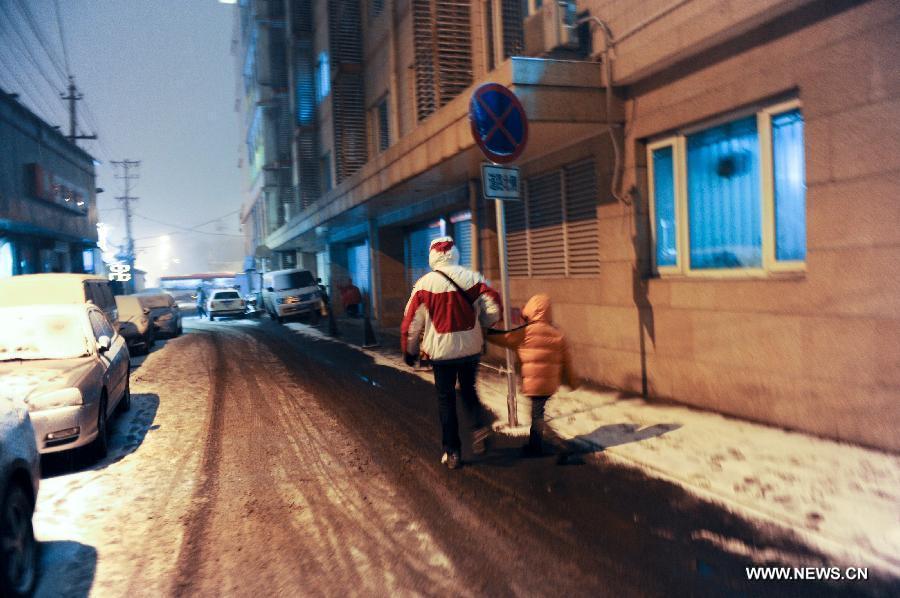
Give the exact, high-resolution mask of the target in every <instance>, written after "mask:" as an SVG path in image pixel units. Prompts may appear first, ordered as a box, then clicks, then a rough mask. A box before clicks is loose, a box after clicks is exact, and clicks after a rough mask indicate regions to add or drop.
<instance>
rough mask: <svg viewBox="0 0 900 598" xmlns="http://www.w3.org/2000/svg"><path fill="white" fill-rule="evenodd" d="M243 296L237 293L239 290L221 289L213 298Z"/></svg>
mask: <svg viewBox="0 0 900 598" xmlns="http://www.w3.org/2000/svg"><path fill="white" fill-rule="evenodd" d="M240 298H241V296H240V295H238V294H237V291H219V292H218V293H216V294H215V295H213V299H240Z"/></svg>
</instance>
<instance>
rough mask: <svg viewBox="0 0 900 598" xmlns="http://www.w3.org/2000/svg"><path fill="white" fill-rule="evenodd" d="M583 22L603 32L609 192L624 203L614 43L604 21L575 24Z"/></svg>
mask: <svg viewBox="0 0 900 598" xmlns="http://www.w3.org/2000/svg"><path fill="white" fill-rule="evenodd" d="M585 23H590V25H591V26H592V29H593V28H594V27H596V28H597V29H599V30H600V32H601V33H602V34H603V52H602V53H601V54H600V56H601V60H602V62H603V74H604V79H605V81H604V85H605V86H606V92H605V93H604V95H605V97H606V123H605V124H606V132H607V133H608V134H609V139H610V141H611V142H612V146H613V176H612V181H610V185H609V192H610V194H611V195H612V196H613V197H614V198H615V199H616V201H619V202H622V203H624V204H627V203H628V199H627V198H626V197H625V196H624V195H619V182H620V180H621V177H622V148H621V146H620V145H619V138H618V137H616V133H615V130H614V129H615V128H617V127H619V124H618V123H614V122H613V121H612V91H613V74H612V49H613V46H614V45H615V43H616V40H615V39H614V38H613V34H612V31H611V30H610V28H609V25H607V24H606V22H605V21H602V20H600V19H599V18H597V17H595V16H588V17H584V18H583V19H579V20H578V21H577V22H576V23H575V26H576V27H578V26H580V25H583V24H585Z"/></svg>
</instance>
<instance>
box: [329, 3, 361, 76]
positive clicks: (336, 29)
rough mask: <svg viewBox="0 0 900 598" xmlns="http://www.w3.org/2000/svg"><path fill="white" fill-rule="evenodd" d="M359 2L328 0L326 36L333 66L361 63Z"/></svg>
mask: <svg viewBox="0 0 900 598" xmlns="http://www.w3.org/2000/svg"><path fill="white" fill-rule="evenodd" d="M359 13H360V11H359V0H328V34H329V36H330V37H329V39H330V41H331V58H332V61H333V63H334V64H336V65H338V66H340V65H341V64H342V63H350V64H360V63H361V62H362V30H361V28H360V14H359Z"/></svg>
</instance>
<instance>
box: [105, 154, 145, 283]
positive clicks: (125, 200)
mask: <svg viewBox="0 0 900 598" xmlns="http://www.w3.org/2000/svg"><path fill="white" fill-rule="evenodd" d="M111 162H112V165H113V166H114V167H115V168H116V170H119V169H121V171H122V174H116V178H117V179H121V180H123V181H125V195H122V196H120V197H117V198H116V199H118V200H119V201H120V202H122V207H123V208H124V209H125V235H126V238H125V262H126V263H127V264H128V266H129V272H130V274H131V276H132V278H131V284H129V285H128V286H129V287H130V288H131V290H132V292H133V291H134V278H133V277H134V235H132V234H131V202H132V201H137V199H138V198H137V197H132V196H131V181H133V180H134V179H138V178H140V175H139V174H137V173H136V172H135V173H132V170H137V168H138V167H139V166H140V165H141V161H140V160H128V159H126V160H112V161H111Z"/></svg>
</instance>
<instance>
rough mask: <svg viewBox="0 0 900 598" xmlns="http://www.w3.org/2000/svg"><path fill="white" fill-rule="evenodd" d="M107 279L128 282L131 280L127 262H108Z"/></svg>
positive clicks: (129, 267)
mask: <svg viewBox="0 0 900 598" xmlns="http://www.w3.org/2000/svg"><path fill="white" fill-rule="evenodd" d="M108 268H109V279H110V280H111V281H113V282H128V281H129V280H131V266H130V265H128V264H122V263H118V264H110V265H109V266H108Z"/></svg>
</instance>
